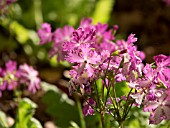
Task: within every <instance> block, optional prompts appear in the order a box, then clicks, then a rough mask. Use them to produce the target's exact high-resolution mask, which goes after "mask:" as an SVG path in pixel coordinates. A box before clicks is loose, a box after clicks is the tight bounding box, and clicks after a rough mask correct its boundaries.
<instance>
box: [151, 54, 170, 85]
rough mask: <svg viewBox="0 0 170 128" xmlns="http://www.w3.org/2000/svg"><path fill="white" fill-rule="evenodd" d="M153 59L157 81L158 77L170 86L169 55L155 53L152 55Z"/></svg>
mask: <svg viewBox="0 0 170 128" xmlns="http://www.w3.org/2000/svg"><path fill="white" fill-rule="evenodd" d="M154 60H155V62H156V65H157V68H156V71H157V75H158V76H157V78H158V81H159V79H160V80H161V82H162V83H163V84H164V85H165V86H167V87H170V56H165V55H157V56H154Z"/></svg>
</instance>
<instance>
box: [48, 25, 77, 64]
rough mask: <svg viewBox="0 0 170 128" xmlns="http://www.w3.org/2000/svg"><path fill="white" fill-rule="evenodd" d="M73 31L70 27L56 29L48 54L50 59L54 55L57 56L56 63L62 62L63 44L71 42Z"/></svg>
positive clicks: (64, 53) (63, 54)
mask: <svg viewBox="0 0 170 128" xmlns="http://www.w3.org/2000/svg"><path fill="white" fill-rule="evenodd" d="M73 31H74V28H73V27H71V26H65V27H64V28H58V29H56V31H55V32H54V33H53V36H52V41H53V42H54V43H53V46H52V49H51V50H50V53H49V54H50V57H53V56H54V55H56V54H57V60H58V61H63V60H64V56H65V55H66V52H65V51H63V44H64V43H65V41H70V40H71V36H72V33H73Z"/></svg>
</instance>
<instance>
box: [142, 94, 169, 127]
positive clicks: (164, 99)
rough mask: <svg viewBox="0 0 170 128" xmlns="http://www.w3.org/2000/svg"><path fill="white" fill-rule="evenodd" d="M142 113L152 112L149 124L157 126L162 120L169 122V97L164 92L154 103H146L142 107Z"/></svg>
mask: <svg viewBox="0 0 170 128" xmlns="http://www.w3.org/2000/svg"><path fill="white" fill-rule="evenodd" d="M144 111H149V112H152V113H151V116H150V124H159V123H160V122H161V121H162V120H163V119H165V120H170V95H169V93H167V92H164V93H163V94H162V96H160V97H159V98H157V100H155V101H148V102H147V103H146V104H145V105H144Z"/></svg>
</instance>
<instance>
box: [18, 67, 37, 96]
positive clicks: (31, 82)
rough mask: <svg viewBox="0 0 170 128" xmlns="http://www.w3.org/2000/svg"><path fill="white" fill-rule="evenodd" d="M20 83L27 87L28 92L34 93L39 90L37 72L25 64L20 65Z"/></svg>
mask: <svg viewBox="0 0 170 128" xmlns="http://www.w3.org/2000/svg"><path fill="white" fill-rule="evenodd" d="M19 71H20V82H21V83H22V84H26V85H27V86H28V90H29V91H30V92H32V93H35V92H36V91H37V90H38V89H40V79H39V78H38V72H37V71H36V70H34V69H33V68H32V67H31V66H28V65H27V64H23V65H20V67H19Z"/></svg>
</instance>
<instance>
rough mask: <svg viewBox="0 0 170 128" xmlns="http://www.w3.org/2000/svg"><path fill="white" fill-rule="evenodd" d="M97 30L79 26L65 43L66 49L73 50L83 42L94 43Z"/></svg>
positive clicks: (64, 47) (64, 48)
mask: <svg viewBox="0 0 170 128" xmlns="http://www.w3.org/2000/svg"><path fill="white" fill-rule="evenodd" d="M94 35H95V30H94V29H93V28H85V29H84V28H78V29H77V30H75V31H74V32H73V35H72V39H71V40H70V41H66V42H65V43H64V44H63V50H64V51H72V50H73V49H76V48H78V47H79V46H80V45H81V44H86V43H87V44H94V41H95V40H94Z"/></svg>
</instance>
